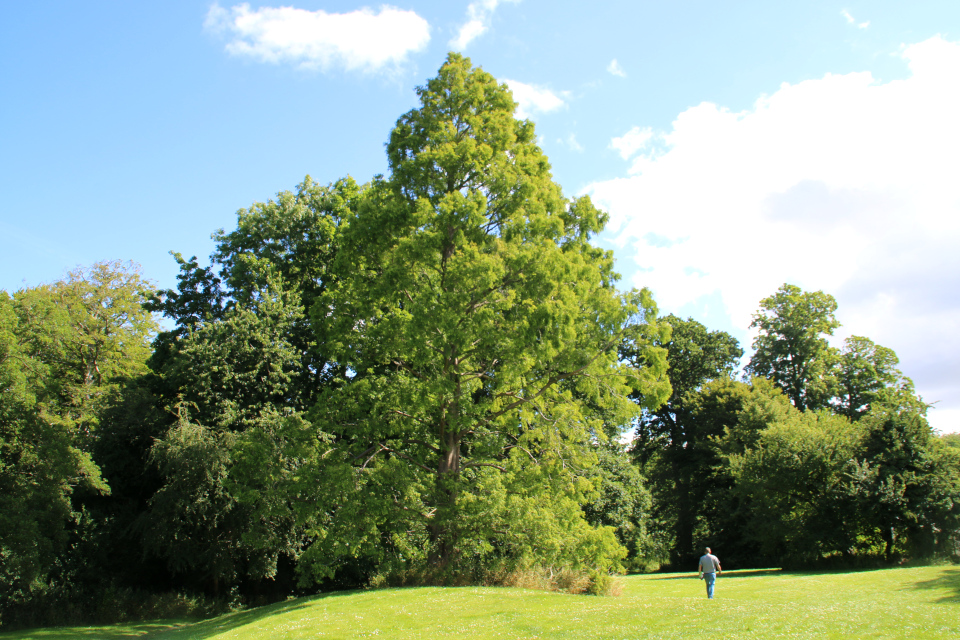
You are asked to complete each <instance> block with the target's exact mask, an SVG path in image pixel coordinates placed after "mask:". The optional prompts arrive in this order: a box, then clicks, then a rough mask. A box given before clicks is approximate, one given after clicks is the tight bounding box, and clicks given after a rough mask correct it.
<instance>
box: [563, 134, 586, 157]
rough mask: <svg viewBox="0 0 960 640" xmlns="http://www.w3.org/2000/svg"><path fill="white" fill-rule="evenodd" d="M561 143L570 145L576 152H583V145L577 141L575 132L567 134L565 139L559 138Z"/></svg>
mask: <svg viewBox="0 0 960 640" xmlns="http://www.w3.org/2000/svg"><path fill="white" fill-rule="evenodd" d="M558 142H560V143H561V144H565V145H567V146H568V147H570V150H571V151H576V152H577V153H583V150H584V149H583V145H581V144H580V143H579V142H577V136H576V134H573V133H571V134H570V135H568V136H567V138H566V140H559V141H558Z"/></svg>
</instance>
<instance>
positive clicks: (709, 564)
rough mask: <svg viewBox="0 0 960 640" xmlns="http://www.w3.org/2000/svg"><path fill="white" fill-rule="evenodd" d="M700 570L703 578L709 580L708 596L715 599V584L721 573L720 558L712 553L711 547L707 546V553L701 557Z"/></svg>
mask: <svg viewBox="0 0 960 640" xmlns="http://www.w3.org/2000/svg"><path fill="white" fill-rule="evenodd" d="M697 569H698V571H699V574H700V579H701V580H706V582H707V597H708V598H710V599H711V600H713V585H714V583H716V581H717V576H718V575H720V571H721V569H720V558H718V557H717V556H715V555H713V554H712V553H710V547H707V553H706V554H705V555H703V556H701V557H700V565H699V566H698V568H697Z"/></svg>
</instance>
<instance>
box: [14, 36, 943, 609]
mask: <svg viewBox="0 0 960 640" xmlns="http://www.w3.org/2000/svg"><path fill="white" fill-rule="evenodd" d="M418 95H419V98H420V106H419V107H418V108H416V109H413V110H411V111H410V112H408V113H407V114H405V115H403V116H402V117H401V118H400V119H399V120H398V122H397V125H396V127H395V128H394V129H393V131H392V132H391V134H390V138H389V141H388V143H387V156H388V164H389V175H388V176H386V177H384V176H377V177H375V178H374V179H373V180H371V181H370V182H368V183H365V184H359V183H357V182H356V181H354V180H353V179H352V178H349V177H348V178H344V179H341V180H338V181H336V182H334V183H332V184H329V185H326V186H323V185H319V184H317V183H315V182H313V181H312V180H311V179H310V178H309V177H307V178H306V179H305V180H304V181H303V182H302V183H301V184H299V185H297V187H296V190H295V191H292V192H281V193H280V194H278V196H277V198H276V199H275V200H271V201H268V202H266V203H255V204H254V205H252V206H251V207H250V208H249V209H242V210H240V211H239V212H238V217H237V226H236V229H233V230H231V231H229V232H227V231H224V230H219V231H217V232H216V233H215V234H214V240H215V250H214V252H213V254H212V256H211V261H210V263H209V265H202V264H201V263H200V262H199V261H198V260H197V259H196V258H195V257H193V258H190V259H185V258H184V257H183V256H182V255H180V254H174V258H175V259H176V261H177V263H178V265H179V275H178V276H177V286H176V288H175V289H170V290H159V291H158V290H156V289H155V288H154V287H153V286H152V285H151V283H150V282H149V281H148V280H146V279H144V278H143V277H142V275H141V274H140V272H139V270H138V269H137V267H136V266H135V265H132V264H129V263H127V264H124V263H119V262H113V263H98V264H96V265H93V266H92V267H89V268H86V269H78V270H75V271H73V272H71V273H69V274H68V275H67V276H66V277H65V278H64V279H63V280H62V281H59V282H56V283H54V284H51V285H42V286H39V287H34V288H29V289H23V290H20V291H17V292H15V293H13V294H12V295H11V294H8V293H6V292H0V388H2V389H3V396H2V400H0V433H2V449H0V465H2V466H0V616H2V617H0V623H2V624H11V623H29V622H31V621H33V622H36V621H38V620H40V621H49V620H50V614H49V613H46V614H44V613H43V612H51V611H55V612H58V615H61V616H68V615H74V616H75V617H81V618H82V617H87V618H90V617H96V616H100V617H105V616H108V615H109V613H108V611H109V610H111V609H110V607H109V606H108V605H109V603H111V602H113V603H116V602H118V601H122V600H123V599H124V598H126V599H127V600H130V601H131V602H132V601H137V602H143V601H146V600H149V599H150V598H151V597H153V596H154V595H155V594H160V593H166V592H181V593H194V594H204V596H205V597H207V598H211V599H214V600H218V601H221V602H237V601H240V600H242V601H246V602H256V601H265V600H269V599H276V598H281V597H285V596H286V595H288V594H292V593H306V592H312V591H316V590H317V589H336V588H347V587H356V586H363V585H382V584H424V583H432V584H437V583H439V584H461V583H462V584H466V583H473V584H475V583H498V584H505V583H509V582H510V580H514V579H516V576H518V575H528V574H536V575H540V576H545V580H546V581H547V582H551V581H552V584H554V585H558V584H562V579H561V578H558V576H568V577H569V576H581V577H582V578H583V580H581V581H580V584H586V585H588V588H589V589H591V590H593V591H603V589H604V588H605V585H606V584H608V581H609V575H610V574H613V573H617V572H622V571H625V570H644V569H653V568H656V567H658V566H661V565H662V566H669V567H673V568H676V569H689V568H690V567H692V566H693V565H692V564H691V563H690V562H689V561H690V559H691V557H692V556H693V555H694V553H695V549H696V547H697V546H701V545H703V544H705V543H706V544H711V545H712V546H714V547H716V548H718V549H723V550H724V554H725V563H729V564H731V565H735V566H741V567H745V566H761V565H766V566H769V565H782V564H786V563H795V564H804V563H807V564H809V563H815V562H847V563H851V562H864V561H877V560H883V561H888V562H889V561H893V560H895V559H898V558H905V557H910V558H918V557H926V556H931V555H934V554H941V555H946V556H949V555H951V554H953V555H957V554H958V542H960V523H958V518H960V506H958V502H960V481H958V474H957V471H958V470H960V449H958V448H956V447H955V446H951V445H956V444H957V442H956V440H955V439H951V438H941V437H937V436H936V435H935V434H934V433H933V432H932V430H931V429H930V427H929V425H928V423H927V422H926V419H925V413H926V410H927V405H925V404H924V402H923V401H922V400H921V399H920V398H919V397H917V395H916V394H915V391H914V389H913V385H912V383H911V382H910V380H909V379H908V378H906V377H904V376H903V375H902V374H901V372H900V371H899V370H897V368H896V367H897V364H898V361H897V358H896V355H895V354H894V353H893V352H892V351H891V350H889V349H886V348H884V347H882V346H879V345H876V344H874V343H873V342H871V341H870V340H869V339H867V338H862V337H854V338H850V339H848V340H847V341H846V343H845V345H844V347H843V348H842V349H839V350H837V349H833V348H832V347H830V345H829V342H828V341H827V338H828V337H829V336H830V335H831V334H832V332H833V331H834V330H835V329H836V328H837V326H838V324H837V322H836V320H835V318H834V312H835V310H836V303H835V301H834V300H833V299H832V298H831V297H830V296H829V295H826V294H824V293H822V292H815V293H809V292H803V291H801V290H800V289H798V288H796V287H793V286H790V285H784V287H782V288H781V289H780V290H779V291H778V292H777V293H776V294H774V295H773V296H771V297H770V298H767V299H765V300H764V301H762V302H761V307H760V311H759V312H758V313H757V314H756V316H755V320H754V327H755V328H757V330H758V334H757V335H758V337H757V338H756V340H755V342H754V344H753V347H754V352H755V353H754V355H753V357H752V358H751V360H750V362H749V364H748V365H747V367H746V376H747V377H745V378H744V379H743V380H738V379H736V377H735V376H736V373H735V372H736V370H737V368H738V364H739V361H740V359H741V358H742V356H743V351H742V349H741V347H740V346H739V344H738V343H737V341H736V340H735V339H734V338H733V337H732V336H730V335H728V334H726V333H723V332H719V331H709V330H708V329H707V328H706V327H704V326H703V325H701V324H699V323H697V322H696V321H693V320H690V319H688V320H682V319H680V318H677V317H674V316H665V317H661V316H660V315H659V314H658V310H657V307H656V304H655V302H654V300H653V298H652V296H651V294H650V292H649V291H648V290H646V289H643V290H629V291H625V290H622V289H620V288H618V286H617V285H618V279H619V276H618V275H617V274H616V272H615V271H614V264H613V255H612V253H611V252H609V251H606V250H603V249H600V248H597V247H595V246H594V245H592V244H591V243H590V239H591V237H593V236H595V235H596V234H597V233H599V232H600V231H601V230H602V229H603V227H604V225H605V223H606V221H607V215H606V214H605V213H604V212H602V211H600V210H598V209H597V208H596V207H594V206H593V204H592V203H591V202H590V200H589V198H588V197H578V198H568V197H565V196H564V195H563V193H562V190H561V188H560V186H559V185H557V184H556V183H555V182H554V181H553V180H552V177H551V174H550V165H549V163H548V160H547V158H546V156H544V154H543V152H542V151H541V150H540V148H539V147H538V146H537V144H536V135H535V132H534V127H533V124H532V123H531V122H529V121H526V120H524V121H519V120H516V119H515V118H514V117H513V113H514V110H515V103H514V101H513V99H512V96H511V94H510V92H509V90H508V89H507V88H506V86H505V85H501V84H498V83H497V82H496V81H495V80H494V79H493V78H492V77H491V76H490V75H489V74H487V73H486V72H484V71H482V69H479V68H474V67H473V66H472V65H471V64H470V61H469V60H468V59H465V58H463V57H461V56H459V55H456V54H451V55H450V56H449V57H448V59H447V61H446V63H445V64H444V65H443V67H441V69H440V71H439V73H438V75H437V77H435V78H433V79H431V80H429V81H428V82H427V84H426V85H424V86H423V87H420V88H419V89H418ZM158 316H162V317H164V318H166V324H165V325H164V326H163V327H161V326H160V325H159V324H158V323H157V319H156V318H157V317H158ZM628 432H629V433H631V434H633V436H632V438H633V439H632V441H631V442H629V443H627V444H624V443H623V442H622V440H623V439H624V438H623V436H624V434H625V433H628ZM688 565H689V566H688ZM44 616H46V617H44Z"/></svg>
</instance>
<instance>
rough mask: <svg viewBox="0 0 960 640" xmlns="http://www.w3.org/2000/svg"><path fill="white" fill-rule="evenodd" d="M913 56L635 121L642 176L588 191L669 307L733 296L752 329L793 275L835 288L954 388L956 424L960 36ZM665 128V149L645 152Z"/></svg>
mask: <svg viewBox="0 0 960 640" xmlns="http://www.w3.org/2000/svg"><path fill="white" fill-rule="evenodd" d="M902 56H903V59H904V60H905V61H906V63H907V64H908V66H909V69H910V72H911V73H910V76H909V77H907V78H906V79H903V80H895V81H892V82H887V83H880V82H877V81H876V80H875V79H874V78H873V77H872V75H871V74H870V73H868V72H861V73H850V74H846V75H827V76H825V77H823V78H820V79H816V80H808V81H805V82H801V83H799V84H796V85H789V84H784V85H782V86H781V87H780V89H779V90H778V91H776V92H775V93H774V94H773V95H770V96H764V97H761V98H760V99H759V100H757V102H756V104H755V105H754V106H753V108H752V109H749V110H746V111H743V112H740V113H734V112H731V111H729V110H727V109H724V108H722V107H719V106H717V105H714V104H710V103H703V104H700V105H699V106H696V107H692V108H690V109H688V110H686V111H684V112H683V113H681V114H680V115H678V116H677V118H676V120H675V121H674V123H673V126H672V130H671V131H669V132H665V133H663V134H657V133H655V132H650V131H649V130H647V129H642V128H634V129H632V130H631V131H630V132H628V133H627V134H625V135H624V136H622V137H620V138H615V139H614V141H613V142H612V143H611V146H613V147H614V148H616V149H618V150H619V151H620V153H621V156H623V157H624V158H625V159H627V158H632V161H631V167H630V170H629V172H628V174H627V176H626V177H623V178H618V179H615V180H609V181H605V182H598V183H595V184H593V185H591V186H590V187H589V188H588V190H589V191H590V192H591V193H592V195H593V197H594V199H595V201H596V202H597V203H598V204H599V205H600V206H603V207H605V208H606V209H607V210H608V211H609V212H610V214H611V225H610V232H611V233H613V234H614V236H615V237H614V240H615V241H616V242H618V243H619V244H621V245H628V246H630V247H631V249H633V251H632V255H633V257H634V260H635V262H636V269H637V271H636V275H635V278H634V280H635V283H636V284H637V285H642V286H650V287H651V288H652V289H653V290H654V292H655V294H656V298H657V300H658V302H659V303H660V305H661V307H662V308H664V309H665V310H668V311H672V310H679V309H680V308H682V307H685V306H686V308H691V307H695V306H697V305H698V304H703V303H704V301H706V300H708V299H714V298H717V297H719V299H720V300H722V303H723V305H724V308H725V311H726V314H727V315H728V316H729V320H730V322H731V324H732V326H734V327H742V328H744V329H745V328H746V327H747V326H748V325H749V323H750V320H751V314H752V313H753V312H754V311H755V310H756V308H757V303H758V302H759V300H760V299H761V298H763V297H765V296H768V295H770V294H772V293H773V292H774V291H776V290H777V288H778V287H779V286H780V285H781V284H782V283H784V282H791V283H794V284H797V285H799V286H801V287H803V288H805V289H807V290H817V289H822V290H824V291H826V292H828V293H831V294H833V295H835V296H836V297H837V300H838V302H839V305H840V309H839V314H838V315H839V318H840V320H841V321H842V322H843V323H844V328H843V329H842V331H846V332H848V333H856V334H859V335H866V336H868V337H870V338H871V339H873V340H875V341H876V342H878V343H880V344H883V345H885V346H888V347H891V348H893V349H894V350H895V351H896V352H897V353H898V355H899V356H900V358H901V369H902V370H903V371H904V373H905V374H906V375H908V376H911V377H912V378H913V379H914V381H915V382H916V383H917V387H918V390H919V392H920V393H921V394H922V395H923V396H924V398H925V399H926V400H927V401H935V400H940V401H941V402H940V404H939V405H938V407H939V408H940V409H939V411H940V413H939V414H938V413H937V410H934V411H932V412H931V420H932V421H933V423H934V425H935V426H937V427H939V428H941V429H944V430H960V424H956V425H948V424H944V421H945V420H947V418H948V416H957V415H960V412H958V409H960V367H957V366H956V363H957V362H958V361H960V297H958V296H957V292H958V291H960V251H958V250H957V247H960V192H958V191H957V189H956V184H957V176H958V175H960V152H958V151H957V150H958V149H960V118H957V117H956V114H957V113H960V43H952V42H947V41H944V40H943V39H941V38H939V37H934V38H932V39H930V40H927V41H925V42H922V43H919V44H913V45H910V46H907V47H904V49H903V51H902ZM658 135H662V141H663V143H664V145H665V148H664V149H662V150H660V151H659V152H658V153H656V154H653V153H641V154H638V155H635V154H636V152H637V151H640V150H641V149H645V148H648V147H649V145H650V142H651V140H652V139H653V138H655V137H657V136H658ZM621 271H626V269H624V268H623V266H621ZM938 415H939V416H942V417H938Z"/></svg>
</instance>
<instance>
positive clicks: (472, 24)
mask: <svg viewBox="0 0 960 640" xmlns="http://www.w3.org/2000/svg"><path fill="white" fill-rule="evenodd" d="M519 1H520V0H477V1H476V2H471V3H470V4H469V5H468V6H467V21H466V22H465V23H463V25H461V26H460V29H459V30H458V31H457V35H456V36H455V37H454V38H453V39H452V40H450V43H449V44H450V47H452V48H453V49H456V50H457V51H463V50H464V49H466V48H467V45H469V44H470V43H471V42H473V41H474V40H476V39H477V38H479V37H480V36H482V35H483V34H484V33H486V32H487V30H488V29H489V28H490V21H491V20H492V19H493V12H494V11H496V10H497V7H498V6H500V4H502V3H503V2H519Z"/></svg>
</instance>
